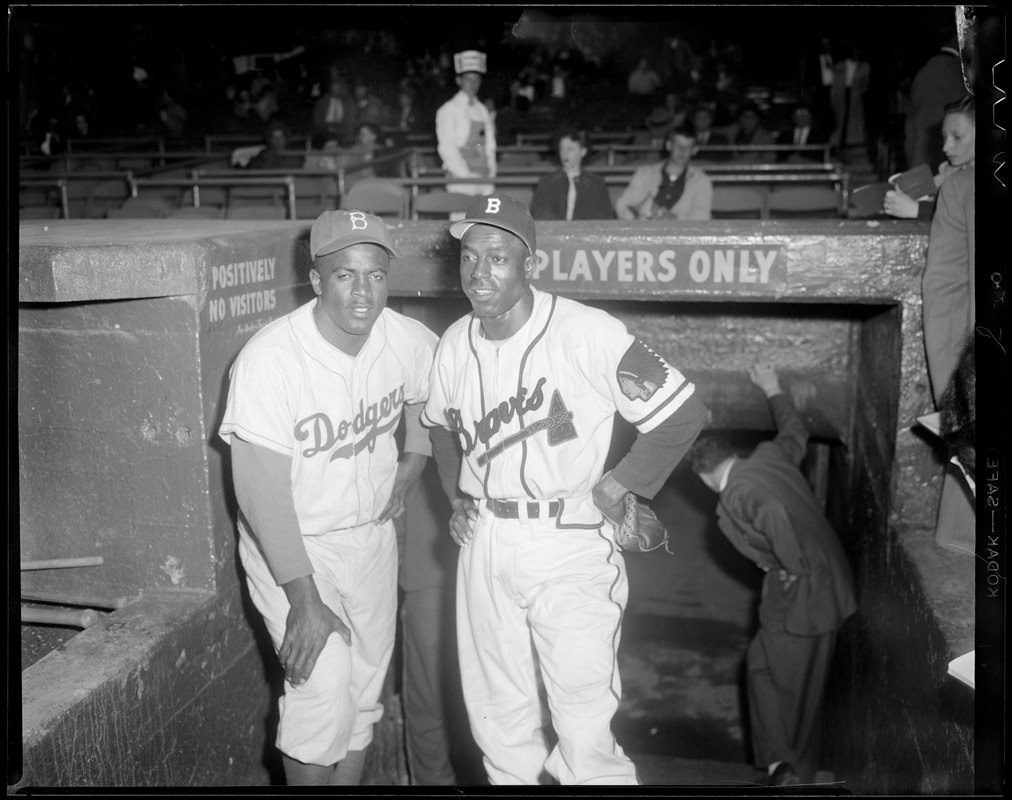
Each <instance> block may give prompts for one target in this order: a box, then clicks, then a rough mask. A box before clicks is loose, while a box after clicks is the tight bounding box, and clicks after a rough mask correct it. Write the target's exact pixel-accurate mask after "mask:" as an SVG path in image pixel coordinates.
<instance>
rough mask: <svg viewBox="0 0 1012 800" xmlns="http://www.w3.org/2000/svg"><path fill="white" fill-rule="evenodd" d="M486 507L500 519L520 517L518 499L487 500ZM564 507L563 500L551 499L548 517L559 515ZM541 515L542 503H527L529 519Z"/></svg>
mask: <svg viewBox="0 0 1012 800" xmlns="http://www.w3.org/2000/svg"><path fill="white" fill-rule="evenodd" d="M485 508H487V509H488V510H489V511H491V512H492V516H494V517H498V518H499V519H520V503H519V502H518V501H516V500H492V499H487V500H485ZM561 508H562V501H561V500H551V501H550V502H549V503H548V514H547V515H546V518H547V519H550V518H552V517H557V516H558V515H559V510H560V509H561ZM540 515H541V503H527V517H528V519H537V518H538V517H539V516H540Z"/></svg>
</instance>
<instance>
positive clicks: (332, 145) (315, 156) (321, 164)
mask: <svg viewBox="0 0 1012 800" xmlns="http://www.w3.org/2000/svg"><path fill="white" fill-rule="evenodd" d="M310 144H311V147H312V150H310V152H309V155H307V156H306V160H305V162H304V163H303V165H302V166H303V169H307V170H313V171H320V170H327V171H329V172H337V167H338V163H339V157H340V154H341V143H340V142H339V141H338V140H337V139H335V138H328V137H327V136H323V135H320V134H317V135H316V136H314V137H313V138H312V140H311V142H310Z"/></svg>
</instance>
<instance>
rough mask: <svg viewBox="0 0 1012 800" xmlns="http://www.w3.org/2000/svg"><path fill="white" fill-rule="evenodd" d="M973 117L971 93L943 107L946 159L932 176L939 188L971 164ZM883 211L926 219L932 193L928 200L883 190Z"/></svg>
mask: <svg viewBox="0 0 1012 800" xmlns="http://www.w3.org/2000/svg"><path fill="white" fill-rule="evenodd" d="M976 117H977V115H976V111H975V103H974V98H973V95H966V97H964V98H963V99H962V100H960V101H958V102H956V103H952V104H950V105H949V106H947V107H946V109H945V116H944V118H943V121H942V140H943V142H944V144H943V146H942V151H943V152H944V153H945V159H946V160H945V161H943V162H942V163H941V164H940V165H939V167H938V173H937V174H936V175H935V186H936V187H940V186H941V185H942V184H943V183H944V182H945V180H946V178H948V177H949V176H950V175H952V174H953V173H954V172H957V171H958V170H961V169H965V168H966V167H972V166H973V162H974V156H975V152H976V150H975V142H976V132H977V122H976ZM883 210H884V211H885V213H886V214H888V215H889V216H891V217H897V218H898V219H920V220H929V219H931V217H932V215H933V214H934V212H935V196H934V195H932V196H931V197H930V198H927V199H920V198H913V197H910V196H909V195H906V194H904V193H903V192H902V191H901V190H900V189H892V190H890V191H888V192H886V196H885V202H884V206H883Z"/></svg>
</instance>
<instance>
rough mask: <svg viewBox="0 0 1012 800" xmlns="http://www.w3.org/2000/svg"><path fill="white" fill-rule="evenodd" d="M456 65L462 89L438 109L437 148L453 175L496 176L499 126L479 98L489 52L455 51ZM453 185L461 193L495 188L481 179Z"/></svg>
mask: <svg viewBox="0 0 1012 800" xmlns="http://www.w3.org/2000/svg"><path fill="white" fill-rule="evenodd" d="M453 66H454V71H455V72H456V73H457V86H459V87H460V91H458V92H457V93H456V94H455V95H454V96H453V97H451V98H450V99H449V100H447V101H446V102H445V103H443V105H441V106H440V107H439V110H438V111H436V143H437V144H436V150H437V151H438V153H439V157H440V158H442V159H443V169H445V170H446V173H447V175H449V176H451V177H454V178H486V177H488V178H494V177H495V174H496V163H495V150H496V143H495V126H494V124H493V123H492V119H491V117H490V116H489V113H488V108H486V107H485V104H484V103H482V102H481V101H480V100H479V99H478V89H480V88H481V76H482V75H483V74H484V72H485V54H484V53H479V52H478V51H477V50H465V51H464V52H462V53H455V54H454V56H453ZM449 188H450V189H451V190H452V191H454V192H458V193H460V194H487V193H488V192H491V191H492V186H491V185H489V184H479V183H460V184H457V183H455V184H451V185H450V186H449Z"/></svg>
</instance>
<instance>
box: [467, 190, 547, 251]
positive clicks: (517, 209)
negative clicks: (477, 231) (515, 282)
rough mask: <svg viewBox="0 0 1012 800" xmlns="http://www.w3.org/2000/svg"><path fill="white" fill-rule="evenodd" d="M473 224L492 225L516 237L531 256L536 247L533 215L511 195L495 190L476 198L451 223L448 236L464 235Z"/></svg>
mask: <svg viewBox="0 0 1012 800" xmlns="http://www.w3.org/2000/svg"><path fill="white" fill-rule="evenodd" d="M472 225H492V226H494V227H496V228H502V229H503V230H504V231H509V232H510V233H512V234H514V235H516V236H519V237H520V239H521V240H522V241H523V243H524V244H525V245H527V249H528V250H529V251H530V253H531V255H534V250H535V248H536V247H537V243H536V242H535V235H534V218H533V217H532V216H531V212H530V211H529V210H528V208H527V206H525V205H524V204H523V203H521V202H520V201H519V200H517V199H516V198H515V197H510V196H509V195H508V194H502V193H501V192H496V193H494V194H487V195H484V196H483V197H479V198H478V199H477V200H475V201H474V202H473V203H471V206H470V207H469V208H468V209H467V213H466V214H465V215H464V219H462V220H461V221H460V222H454V223H453V224H452V225H451V226H450V235H451V236H453V237H454V238H455V239H460V238H461V237H463V235H464V233H465V232H466V231H467V229H468V228H470V227H471V226H472Z"/></svg>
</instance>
